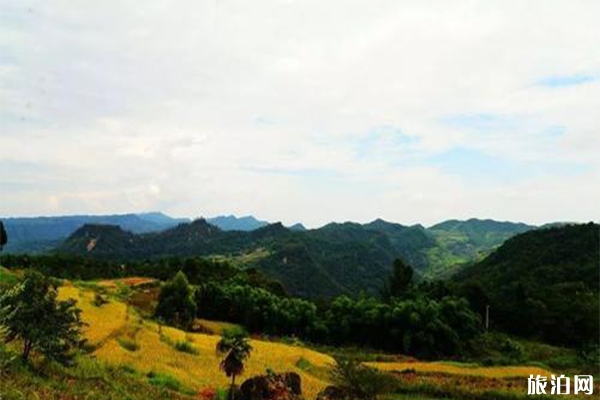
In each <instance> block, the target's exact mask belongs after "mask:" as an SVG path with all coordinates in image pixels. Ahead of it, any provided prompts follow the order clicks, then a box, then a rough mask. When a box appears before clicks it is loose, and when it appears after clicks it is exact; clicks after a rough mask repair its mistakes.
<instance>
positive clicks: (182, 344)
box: [173, 340, 200, 355]
mask: <svg viewBox="0 0 600 400" xmlns="http://www.w3.org/2000/svg"><path fill="white" fill-rule="evenodd" d="M173 348H175V350H177V351H180V352H182V353H188V354H192V355H198V354H199V353H200V352H199V351H198V349H197V348H196V347H194V345H193V344H192V343H190V342H189V341H188V340H178V341H176V342H175V343H174V344H173Z"/></svg>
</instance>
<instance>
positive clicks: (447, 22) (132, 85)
mask: <svg viewBox="0 0 600 400" xmlns="http://www.w3.org/2000/svg"><path fill="white" fill-rule="evenodd" d="M599 39H600V2H598V1H575V0H568V1H549V0H540V1H520V0H516V1H485V0H481V1H447V0H443V1H421V0H418V1H398V0H390V1H380V0H371V1H353V0H329V1H322V0H316V1H312V0H302V1H291V0H287V1H285V0H271V1H262V0H257V1H247V0H240V1H231V0H208V1H205V0H195V1H162V0H160V1H144V2H141V1H137V0H115V1H91V0H82V1H77V2H73V1H59V0H53V1H31V0H14V1H9V0H0V215H3V216H33V215H64V214H112V213H126V212H141V211H151V210H160V211H164V212H165V213H168V214H170V215H173V216H187V217H198V216H214V215H221V214H236V215H248V214H252V215H255V216H257V217H259V218H261V219H266V220H270V221H282V222H284V223H294V222H297V221H301V222H303V223H304V224H305V225H307V226H309V227H316V226H320V225H322V224H325V223H327V222H329V221H347V220H352V221H359V222H366V221H370V220H373V219H375V218H384V219H386V220H390V221H396V222H400V223H405V224H413V223H422V224H425V225H429V224H433V223H435V222H439V221H442V220H446V219H451V218H457V219H465V218H471V217H478V218H493V219H498V220H511V221H523V222H528V223H537V224H541V223H545V222H551V221H590V220H598V219H599V211H600V209H599V205H600V184H599V183H600V161H599V160H600V43H599V42H600V40H599Z"/></svg>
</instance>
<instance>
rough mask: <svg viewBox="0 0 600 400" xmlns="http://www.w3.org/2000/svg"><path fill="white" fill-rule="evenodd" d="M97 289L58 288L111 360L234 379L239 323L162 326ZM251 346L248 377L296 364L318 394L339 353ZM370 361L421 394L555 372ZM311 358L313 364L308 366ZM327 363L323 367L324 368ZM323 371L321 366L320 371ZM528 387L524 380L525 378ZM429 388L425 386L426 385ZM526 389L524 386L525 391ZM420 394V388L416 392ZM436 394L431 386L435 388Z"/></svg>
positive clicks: (199, 378) (180, 376)
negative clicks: (229, 352)
mask: <svg viewBox="0 0 600 400" xmlns="http://www.w3.org/2000/svg"><path fill="white" fill-rule="evenodd" d="M94 296H95V293H94V291H93V290H90V289H87V288H85V287H81V286H80V287H75V286H72V285H69V284H67V285H66V286H62V287H61V288H60V289H59V297H60V298H61V299H66V298H73V299H75V300H77V302H78V307H79V308H80V309H81V310H82V318H83V320H84V322H86V323H87V324H88V326H87V327H86V328H85V335H86V337H87V339H88V341H89V342H90V343H92V344H94V345H96V350H95V352H94V355H95V356H96V357H97V358H98V359H100V360H103V361H106V362H108V363H111V364H118V365H125V366H128V367H131V368H133V369H135V370H137V371H139V372H141V373H143V374H147V373H149V372H154V373H159V374H167V375H170V376H173V377H174V378H176V379H177V380H179V381H180V382H181V383H182V384H184V385H185V386H187V387H189V388H191V389H194V390H200V389H202V388H206V387H212V388H222V387H226V386H227V385H228V383H229V379H228V378H227V377H226V376H225V374H224V373H223V372H222V371H221V370H220V369H219V362H220V358H219V357H218V356H217V354H216V353H215V346H216V343H217V342H218V341H219V339H220V336H218V334H219V333H220V332H221V331H222V330H223V329H224V328H228V327H232V326H235V325H232V324H227V323H221V322H215V321H207V320H198V322H199V323H200V324H201V325H202V326H204V327H205V328H207V330H208V331H211V332H214V333H216V334H217V335H214V334H206V333H189V332H184V331H181V330H179V329H175V328H172V327H167V326H162V327H161V326H159V325H158V324H156V323H155V322H153V321H150V320H148V319H144V318H143V317H142V316H141V315H140V314H139V313H138V312H137V311H136V310H135V308H134V307H128V306H126V304H125V303H124V302H122V301H120V300H118V299H116V298H114V297H112V296H109V298H108V300H109V302H108V303H107V304H103V305H101V306H99V307H98V306H96V305H95V303H94ZM178 342H180V343H181V342H187V343H188V345H189V346H188V347H189V348H191V349H192V350H193V351H191V352H185V351H178V350H177V349H176V348H175V344H176V343H178ZM251 345H252V347H253V349H254V350H253V352H252V354H251V357H250V359H249V360H248V362H247V364H246V371H245V373H244V374H243V375H242V376H241V377H239V378H238V382H240V383H241V382H243V380H244V379H246V378H248V377H251V376H255V375H262V374H265V372H266V371H267V369H269V370H273V371H275V372H287V371H293V372H296V373H298V374H299V375H300V376H301V378H302V389H303V393H304V395H305V396H306V398H315V397H316V395H317V394H318V393H319V392H320V391H321V390H323V389H324V388H325V387H326V386H328V385H329V382H328V381H327V373H326V371H327V370H328V368H329V366H330V365H331V364H332V363H333V359H332V358H331V357H330V356H328V355H326V354H323V353H320V352H318V351H314V350H311V349H308V348H305V347H301V346H294V345H289V344H283V343H278V342H267V341H264V340H256V339H252V340H251ZM366 364H367V365H369V366H371V367H373V368H377V369H379V370H382V371H387V372H393V373H395V374H396V375H397V376H398V377H399V379H401V380H402V381H403V382H404V383H405V384H406V385H407V387H413V388H415V390H416V391H417V394H418V393H420V392H421V389H422V388H425V389H426V388H428V387H429V388H430V387H432V386H433V387H435V388H438V389H436V390H439V391H440V392H437V391H436V392H435V394H436V395H437V394H439V393H445V392H447V393H453V392H455V391H456V390H458V389H460V390H463V391H464V393H475V392H478V391H482V393H485V392H484V391H488V390H497V391H502V392H510V393H514V394H515V395H522V394H524V393H523V383H524V382H525V383H526V380H525V378H526V377H529V375H530V374H533V375H538V374H539V375H542V376H550V375H551V374H552V372H550V371H547V370H545V369H543V368H539V367H535V366H501V367H482V366H478V365H474V364H461V363H454V362H421V361H415V360H402V361H391V362H369V363H366ZM303 365H304V366H306V365H309V366H310V368H303V367H302V366H303ZM324 371H325V372H324ZM317 372H318V373H317ZM525 388H526V386H525ZM425 393H427V392H425ZM525 393H526V392H525ZM413 394H414V393H413ZM430 394H432V393H430Z"/></svg>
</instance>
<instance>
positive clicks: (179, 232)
mask: <svg viewBox="0 0 600 400" xmlns="http://www.w3.org/2000/svg"><path fill="white" fill-rule="evenodd" d="M223 221H231V218H228V219H227V218H226V219H220V220H218V222H219V223H221V224H222V223H223ZM211 222H212V221H210V220H205V219H197V220H194V221H191V222H179V223H178V224H177V225H176V226H173V227H171V228H168V229H166V230H162V231H146V232H137V233H136V232H133V231H127V230H125V229H123V228H122V227H120V226H116V225H106V224H89V223H88V224H85V225H83V226H82V227H80V228H79V229H77V230H76V231H75V232H74V233H73V234H71V235H70V236H69V237H68V238H67V239H66V240H64V241H63V242H62V243H61V244H60V245H59V246H58V247H57V248H56V250H55V251H58V252H61V253H68V254H76V255H82V256H88V257H92V258H96V259H105V260H120V261H124V262H126V261H127V260H143V259H149V258H160V257H163V256H166V255H169V256H179V257H189V256H205V257H216V258H219V259H223V260H227V261H230V262H231V263H234V264H236V265H239V266H242V267H255V268H258V269H259V270H261V271H263V272H265V273H266V274H268V275H269V276H271V277H273V278H276V279H278V280H279V281H280V282H282V284H283V285H284V287H285V288H286V290H287V291H288V292H289V293H291V294H294V295H299V296H305V297H312V298H315V297H326V298H329V297H332V296H335V295H339V294H343V293H346V294H356V293H359V292H361V291H364V292H367V293H374V292H376V291H377V290H379V288H381V286H382V284H383V282H384V281H385V279H386V278H387V277H388V276H389V274H390V272H391V266H392V263H393V260H394V259H396V258H398V257H400V258H402V259H403V260H404V261H405V262H408V263H409V264H410V265H412V266H413V268H414V269H415V270H416V271H417V274H418V275H419V276H421V277H426V278H429V277H445V276H450V275H452V274H454V273H456V272H457V271H460V270H461V269H462V268H463V267H464V266H465V265H467V264H470V263H473V262H476V261H479V260H481V259H482V258H483V257H484V256H485V255H487V254H489V253H490V252H491V251H492V250H493V249H495V248H496V247H498V246H499V245H501V244H502V243H503V242H504V241H505V240H506V239H508V238H510V237H512V236H514V235H516V234H518V233H521V232H524V231H527V230H531V229H535V227H534V226H531V225H525V224H521V223H511V222H498V221H493V220H479V219H471V220H467V221H446V222H444V223H441V224H437V225H434V226H433V227H430V228H425V227H423V226H422V225H413V226H405V225H401V224H397V223H392V222H387V221H384V220H381V219H378V220H375V221H373V222H370V223H367V224H359V223H354V222H345V223H330V224H327V225H325V226H323V227H321V228H318V229H309V230H298V229H290V228H287V227H285V226H283V225H282V224H281V223H274V224H268V225H264V226H261V227H259V228H257V229H253V230H225V229H222V228H220V227H218V226H215V225H213V224H212V223H211ZM248 222H249V221H248V220H247V219H246V220H244V223H245V224H246V225H245V226H246V227H247V226H248V225H247V223H248ZM226 227H227V228H229V229H231V227H232V225H231V224H229V225H226ZM9 236H10V233H9Z"/></svg>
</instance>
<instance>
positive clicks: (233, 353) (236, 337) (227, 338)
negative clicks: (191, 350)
mask: <svg viewBox="0 0 600 400" xmlns="http://www.w3.org/2000/svg"><path fill="white" fill-rule="evenodd" d="M251 352H252V346H251V345H250V341H249V339H248V334H247V333H246V332H244V331H241V330H226V331H224V332H223V336H222V337H221V340H220V341H219V342H218V343H217V354H219V355H221V356H224V358H223V360H222V361H221V364H220V367H221V370H223V372H225V375H227V377H231V389H230V391H229V392H230V398H231V400H233V396H234V389H235V377H236V376H238V375H241V374H242V373H244V362H245V361H246V360H247V359H248V357H250V353H251Z"/></svg>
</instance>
